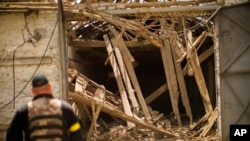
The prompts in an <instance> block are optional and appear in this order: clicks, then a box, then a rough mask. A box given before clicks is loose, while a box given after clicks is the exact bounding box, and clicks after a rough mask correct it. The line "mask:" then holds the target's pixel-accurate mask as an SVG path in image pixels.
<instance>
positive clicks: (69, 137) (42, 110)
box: [6, 74, 83, 141]
mask: <svg viewBox="0 0 250 141" xmlns="http://www.w3.org/2000/svg"><path fill="white" fill-rule="evenodd" d="M32 94H33V96H34V97H33V99H32V101H30V102H28V103H27V104H26V105H24V106H23V107H21V108H19V109H18V110H17V111H16V113H15V115H14V117H13V119H12V121H11V123H10V125H9V128H8V130H7V133H6V141H23V140H25V141H83V136H82V134H81V133H82V127H81V124H80V122H79V119H78V117H77V116H76V115H75V114H74V112H73V110H72V107H71V105H70V104H68V103H67V102H66V101H62V100H59V99H56V98H54V97H53V95H52V86H51V84H50V83H49V81H48V79H47V77H46V76H45V75H43V74H39V75H36V76H34V77H33V79H32Z"/></svg>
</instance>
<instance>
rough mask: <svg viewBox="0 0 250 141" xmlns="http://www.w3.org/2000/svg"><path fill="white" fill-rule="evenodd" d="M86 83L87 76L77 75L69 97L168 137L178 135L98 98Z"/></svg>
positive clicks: (96, 86)
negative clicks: (73, 90) (99, 106)
mask: <svg viewBox="0 0 250 141" xmlns="http://www.w3.org/2000/svg"><path fill="white" fill-rule="evenodd" d="M86 83H87V82H86V80H85V78H84V77H82V76H81V75H79V76H78V77H77V81H76V84H75V92H69V98H70V99H72V100H73V101H75V102H79V103H84V104H86V105H87V106H89V107H91V105H92V104H95V105H101V111H102V112H105V113H107V114H110V115H112V116H115V117H118V118H121V119H122V120H124V121H130V122H133V123H134V124H136V125H138V126H141V127H144V128H147V129H149V130H152V131H154V132H159V133H162V134H164V135H167V136H168V137H177V135H176V134H174V133H171V132H169V131H167V130H164V129H162V128H157V127H156V126H154V125H152V124H150V123H147V122H145V121H143V120H141V119H138V118H135V117H132V116H129V115H127V114H125V113H124V112H123V111H121V109H120V108H118V107H116V106H113V105H112V104H110V103H109V102H108V101H106V100H105V99H100V98H96V97H95V96H94V94H93V93H92V92H90V91H88V88H85V87H84V86H83V85H82V84H86ZM92 87H93V86H92ZM98 87H100V86H99V85H97V84H96V85H95V86H94V88H98ZM106 94H107V93H106Z"/></svg>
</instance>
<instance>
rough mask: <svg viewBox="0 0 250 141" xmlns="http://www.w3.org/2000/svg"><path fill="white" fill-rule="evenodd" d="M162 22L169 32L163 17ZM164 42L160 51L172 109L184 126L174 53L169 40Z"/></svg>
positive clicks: (180, 123)
mask: <svg viewBox="0 0 250 141" xmlns="http://www.w3.org/2000/svg"><path fill="white" fill-rule="evenodd" d="M160 23H161V29H162V30H163V31H165V32H167V31H166V28H165V27H164V25H165V21H164V20H162V19H161V20H160ZM162 42H163V43H162V44H163V46H164V47H162V48H160V51H161V57H162V61H163V66H164V70H165V74H166V79H167V85H168V89H169V95H170V99H171V104H172V109H173V112H174V114H175V116H176V118H177V122H178V125H179V126H182V122H181V118H180V112H179V107H178V100H179V88H178V83H177V78H176V72H175V66H174V60H173V54H172V50H171V47H170V43H169V41H166V40H163V41H162Z"/></svg>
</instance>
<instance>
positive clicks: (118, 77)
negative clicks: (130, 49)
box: [103, 36, 134, 127]
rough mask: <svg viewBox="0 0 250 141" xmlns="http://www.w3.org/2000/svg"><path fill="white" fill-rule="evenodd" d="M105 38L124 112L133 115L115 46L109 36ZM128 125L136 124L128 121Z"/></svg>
mask: <svg viewBox="0 0 250 141" xmlns="http://www.w3.org/2000/svg"><path fill="white" fill-rule="evenodd" d="M103 38H104V40H105V42H106V44H107V45H106V46H107V52H108V55H109V61H110V64H111V66H112V68H113V72H114V75H115V78H116V82H117V86H118V89H119V92H120V96H121V99H122V104H123V109H124V112H125V113H126V114H127V115H129V116H132V115H133V114H132V111H131V108H130V104H129V101H128V97H127V92H126V88H125V86H124V83H123V80H122V72H121V68H119V65H118V63H119V62H117V58H116V56H115V54H114V53H113V47H112V45H111V43H110V42H109V39H108V37H107V36H104V37H103ZM127 126H128V127H134V124H132V123H130V122H127Z"/></svg>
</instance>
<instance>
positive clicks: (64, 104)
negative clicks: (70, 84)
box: [58, 99, 72, 109]
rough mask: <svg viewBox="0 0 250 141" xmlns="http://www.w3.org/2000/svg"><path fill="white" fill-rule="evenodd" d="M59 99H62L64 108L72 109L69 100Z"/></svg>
mask: <svg viewBox="0 0 250 141" xmlns="http://www.w3.org/2000/svg"><path fill="white" fill-rule="evenodd" d="M58 100H59V99H58ZM59 101H61V104H62V108H64V109H72V107H71V105H70V104H69V103H68V102H67V101H64V100H59Z"/></svg>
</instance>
